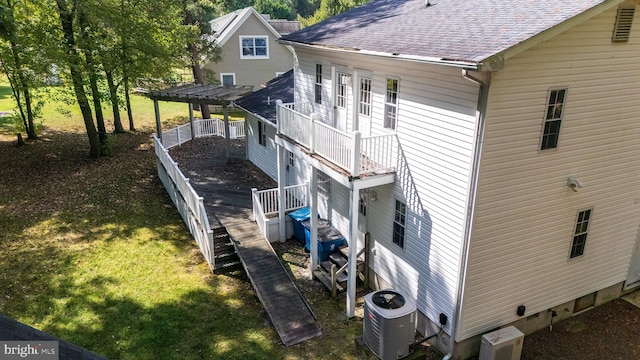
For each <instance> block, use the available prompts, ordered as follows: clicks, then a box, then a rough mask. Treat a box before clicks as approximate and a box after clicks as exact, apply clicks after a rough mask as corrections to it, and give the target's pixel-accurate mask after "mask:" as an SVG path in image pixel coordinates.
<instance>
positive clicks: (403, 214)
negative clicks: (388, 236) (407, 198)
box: [393, 200, 407, 249]
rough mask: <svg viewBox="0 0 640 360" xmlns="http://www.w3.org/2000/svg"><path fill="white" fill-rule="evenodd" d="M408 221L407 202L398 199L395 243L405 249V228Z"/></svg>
mask: <svg viewBox="0 0 640 360" xmlns="http://www.w3.org/2000/svg"><path fill="white" fill-rule="evenodd" d="M406 221H407V204H405V203H403V202H402V201H400V200H396V208H395V211H394V217H393V243H394V244H396V245H398V246H400V247H401V248H403V249H404V230H405V223H406Z"/></svg>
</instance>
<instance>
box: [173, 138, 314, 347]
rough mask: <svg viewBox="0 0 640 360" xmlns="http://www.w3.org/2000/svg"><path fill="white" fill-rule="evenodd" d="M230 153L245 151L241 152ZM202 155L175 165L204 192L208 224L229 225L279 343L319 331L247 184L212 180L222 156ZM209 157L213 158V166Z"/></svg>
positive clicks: (285, 342)
mask: <svg viewBox="0 0 640 360" xmlns="http://www.w3.org/2000/svg"><path fill="white" fill-rule="evenodd" d="M207 140H210V141H216V140H218V139H217V138H216V139H207ZM174 149H175V150H174ZM174 149H172V150H171V151H172V152H173V151H181V149H179V148H174ZM243 149H244V148H243ZM200 155H205V154H200ZM233 155H234V156H235V157H240V156H243V154H241V153H240V154H238V153H234V154H233ZM195 157H198V154H193V155H192V157H190V158H191V159H194V158H195ZM201 159H202V162H201V163H200V162H199V161H193V160H190V161H189V162H188V164H181V163H180V162H178V165H179V167H180V169H181V170H182V171H183V173H185V174H186V175H187V176H188V177H189V178H190V181H191V185H192V186H193V188H194V190H196V192H197V193H198V194H199V195H200V196H202V197H203V198H204V204H205V208H206V211H207V217H208V218H209V224H210V225H211V228H212V229H215V228H217V227H225V228H226V229H227V232H228V233H229V235H230V237H231V239H232V240H233V242H234V244H235V247H236V251H237V253H238V256H239V258H240V260H241V262H242V264H243V267H244V269H245V270H246V273H247V275H248V277H249V279H250V281H251V284H252V285H253V287H254V289H255V291H256V294H257V295H258V298H259V299H260V302H261V303H262V306H263V307H264V309H265V311H266V313H267V314H268V315H269V318H270V319H271V323H272V324H273V326H274V327H275V329H276V331H277V332H278V335H280V339H281V340H282V343H283V344H284V345H287V346H290V345H295V344H298V343H300V342H302V341H305V340H308V339H311V338H314V337H317V336H320V335H322V332H321V330H320V326H319V325H318V323H317V322H316V317H315V315H314V314H313V311H312V310H311V308H310V307H309V305H308V303H307V301H306V300H305V299H304V297H303V296H302V294H301V293H300V291H299V290H298V288H297V287H296V285H295V283H294V282H293V280H292V279H291V277H290V276H289V273H288V272H287V271H286V270H285V268H284V266H283V265H282V263H281V262H280V259H279V258H278V255H277V254H276V252H275V251H274V250H273V248H272V247H271V244H269V242H268V241H267V240H266V239H265V237H264V236H263V235H262V233H261V232H260V229H259V228H258V226H257V224H256V223H255V222H254V221H253V220H252V216H253V210H252V203H251V189H250V187H246V186H244V187H243V186H237V187H234V188H233V189H230V188H229V186H228V184H220V183H219V182H217V181H212V180H211V179H213V178H215V177H216V176H215V175H216V174H215V173H219V172H220V166H221V163H220V162H221V161H223V160H224V159H223V157H222V156H221V157H218V158H215V159H212V158H211V157H209V158H206V155H205V156H202V157H201ZM212 162H215V163H216V164H215V165H214V166H212ZM185 165H186V166H185ZM185 167H188V168H185ZM252 186H255V187H262V186H264V185H262V184H253V185H252Z"/></svg>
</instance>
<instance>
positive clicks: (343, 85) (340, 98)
mask: <svg viewBox="0 0 640 360" xmlns="http://www.w3.org/2000/svg"><path fill="white" fill-rule="evenodd" d="M348 79H349V75H347V74H344V73H341V72H338V73H336V106H337V107H339V108H341V109H345V108H346V107H347V81H348Z"/></svg>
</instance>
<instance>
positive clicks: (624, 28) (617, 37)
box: [611, 6, 636, 42]
mask: <svg viewBox="0 0 640 360" xmlns="http://www.w3.org/2000/svg"><path fill="white" fill-rule="evenodd" d="M635 11H636V8H635V7H634V6H624V7H622V6H621V7H619V8H618V15H617V16H616V25H615V27H614V28H613V36H612V38H611V41H613V42H628V41H629V35H630V34H631V24H632V23H633V15H634V13H635Z"/></svg>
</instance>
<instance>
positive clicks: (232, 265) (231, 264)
mask: <svg viewBox="0 0 640 360" xmlns="http://www.w3.org/2000/svg"><path fill="white" fill-rule="evenodd" d="M243 269H244V268H243V266H242V262H240V260H239V259H238V260H236V261H228V262H226V261H221V262H218V261H216V265H215V267H214V268H213V273H214V274H226V273H230V272H234V271H238V270H243Z"/></svg>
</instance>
